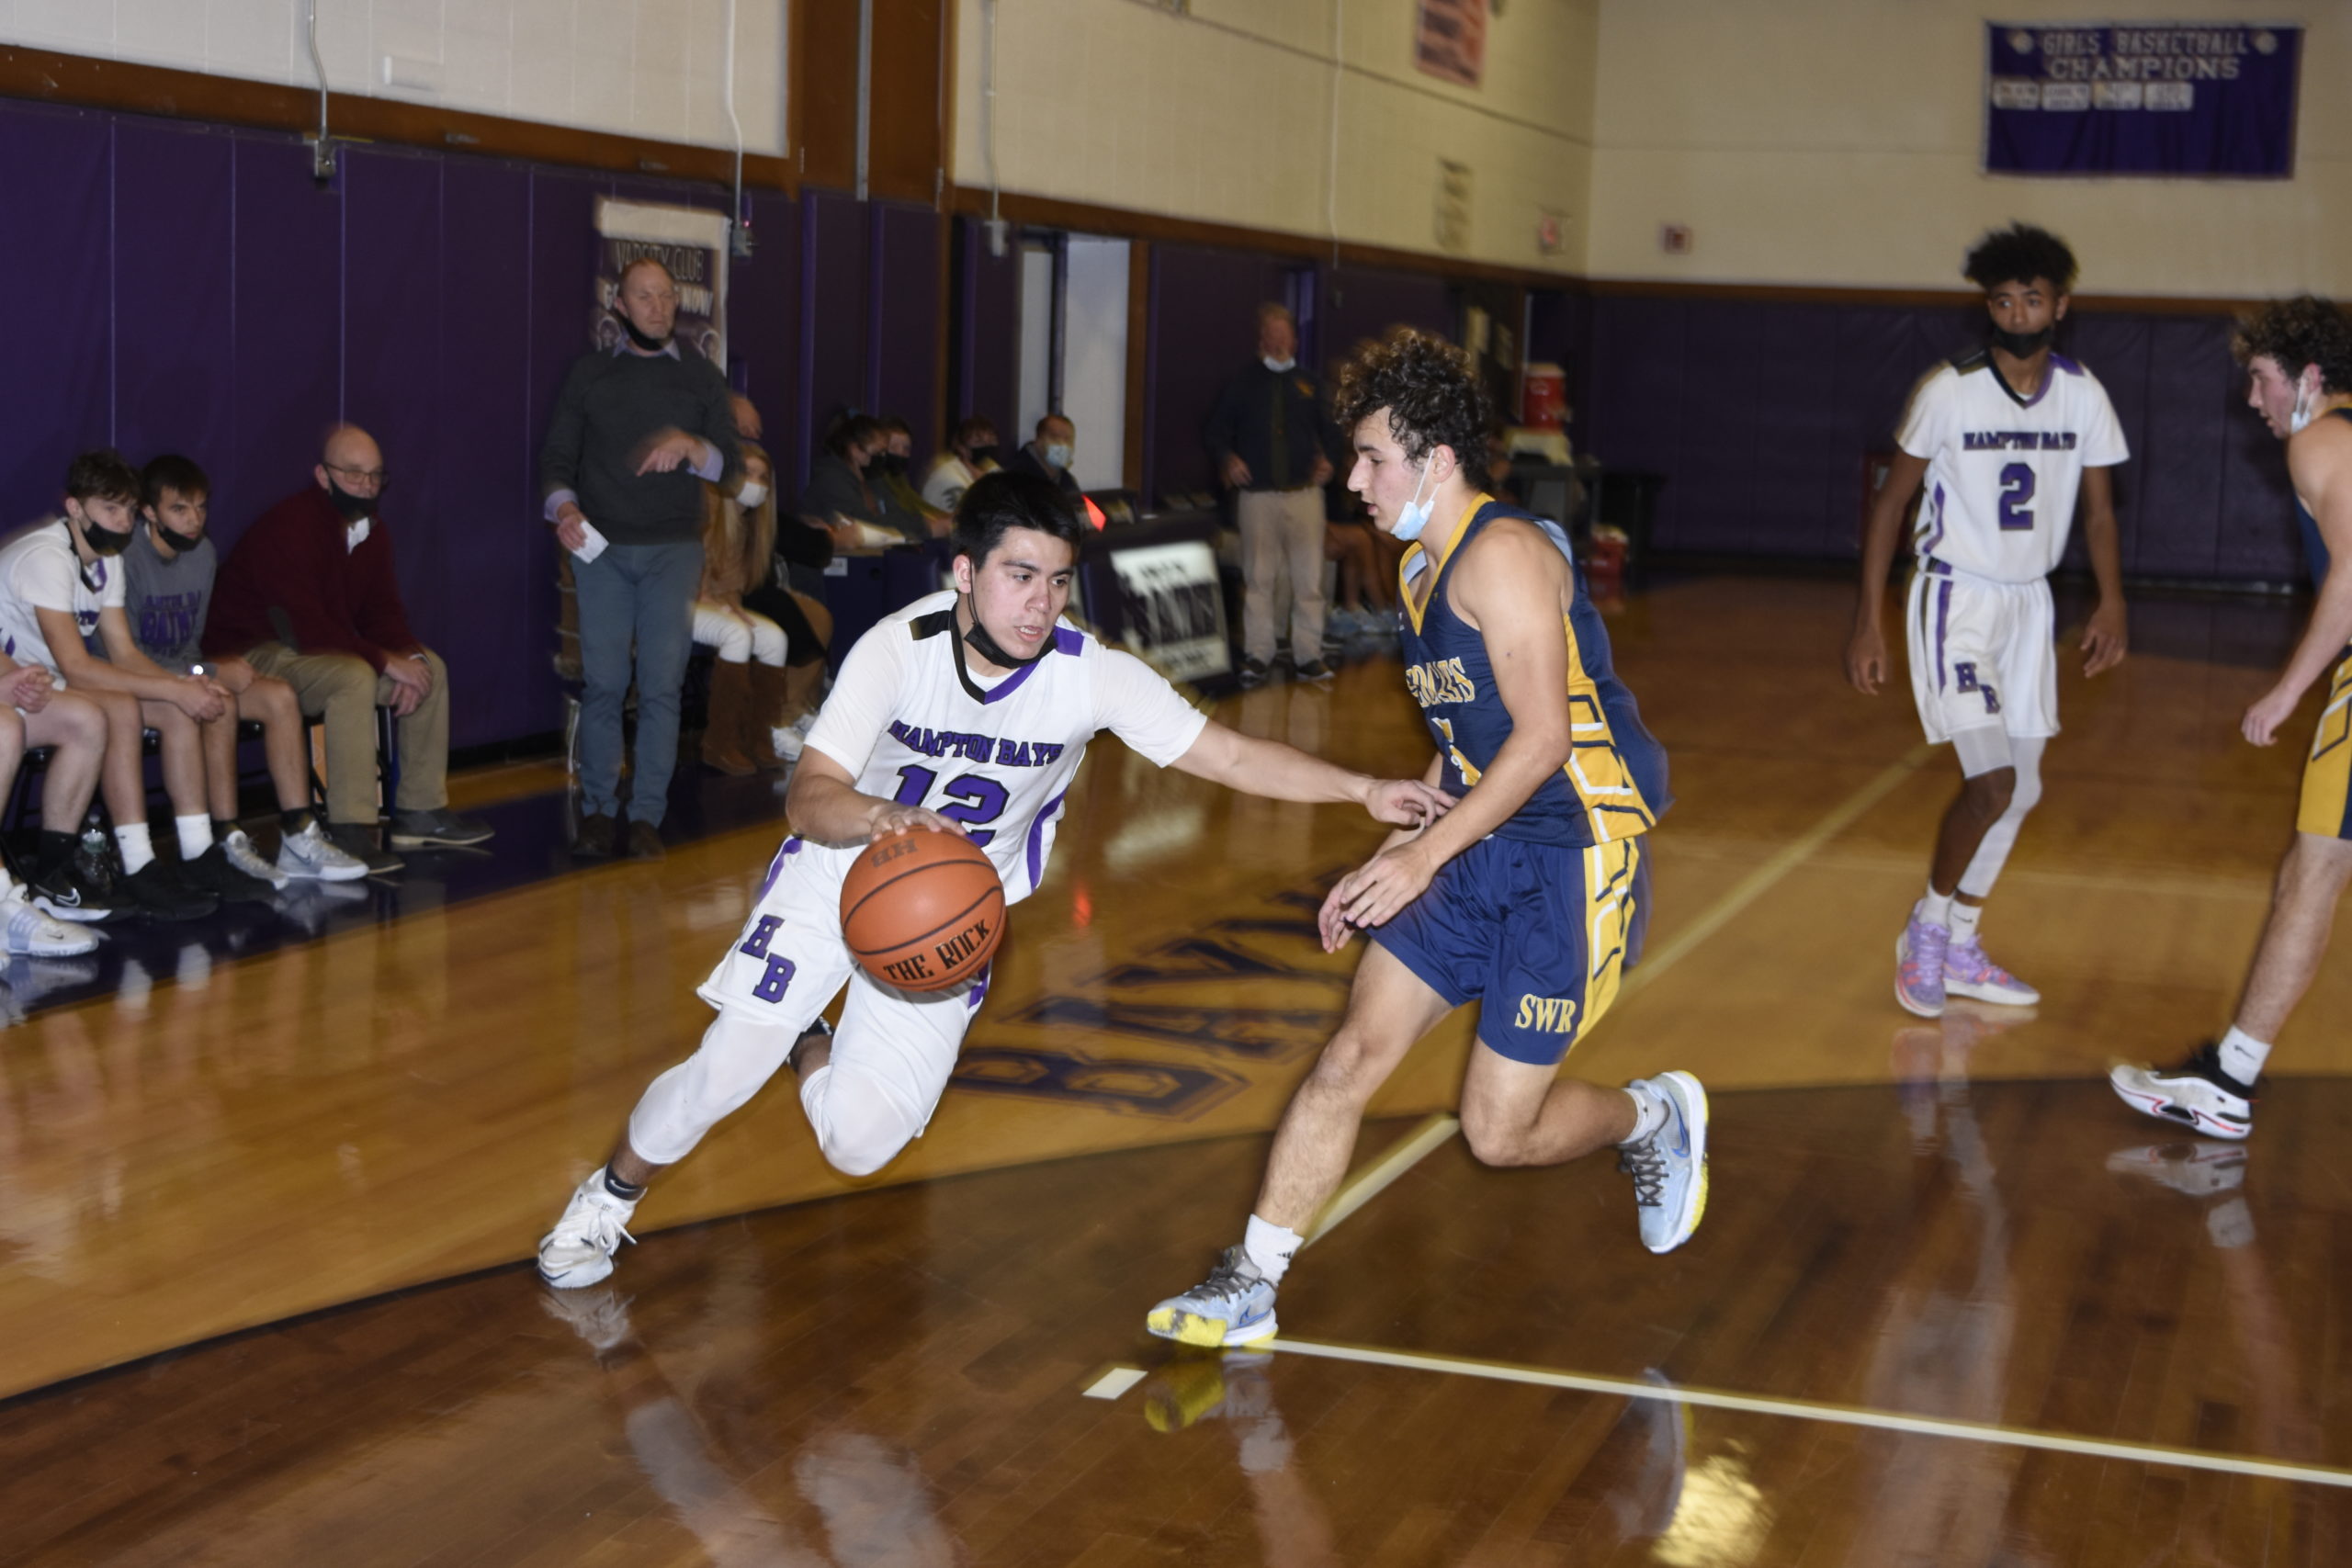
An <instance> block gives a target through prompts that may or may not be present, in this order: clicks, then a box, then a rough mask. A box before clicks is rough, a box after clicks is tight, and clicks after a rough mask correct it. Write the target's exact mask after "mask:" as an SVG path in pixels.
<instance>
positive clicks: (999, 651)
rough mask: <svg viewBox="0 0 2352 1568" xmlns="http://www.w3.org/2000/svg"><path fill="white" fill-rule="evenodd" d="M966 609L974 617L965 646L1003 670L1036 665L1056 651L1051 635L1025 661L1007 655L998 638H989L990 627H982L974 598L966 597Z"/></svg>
mask: <svg viewBox="0 0 2352 1568" xmlns="http://www.w3.org/2000/svg"><path fill="white" fill-rule="evenodd" d="M964 609H965V612H966V613H967V614H968V615H970V616H971V617H972V629H971V630H970V631H967V632H966V633H965V634H964V646H965V647H967V648H968V649H971V650H972V651H973V652H974V653H977V654H978V655H979V656H980V657H981V658H982V659H985V660H988V661H989V663H990V664H994V665H996V666H998V667H999V668H1001V669H1005V670H1018V669H1020V668H1021V667H1022V666H1023V665H1024V664H1035V663H1036V662H1037V660H1040V659H1043V658H1045V657H1046V655H1047V654H1049V653H1051V652H1053V651H1054V639H1053V636H1052V634H1051V633H1048V634H1046V640H1045V641H1044V642H1043V643H1041V644H1039V645H1038V648H1037V651H1036V652H1035V653H1033V654H1031V655H1030V656H1029V657H1028V658H1026V659H1023V658H1022V657H1021V656H1020V655H1019V654H1017V653H1007V652H1006V651H1005V650H1004V649H1003V647H1002V646H1001V645H1000V644H999V643H998V641H997V640H996V638H994V637H990V636H989V629H988V627H986V626H982V625H980V613H979V612H978V610H976V609H974V608H973V607H972V596H971V595H970V594H968V593H967V594H965V595H964Z"/></svg>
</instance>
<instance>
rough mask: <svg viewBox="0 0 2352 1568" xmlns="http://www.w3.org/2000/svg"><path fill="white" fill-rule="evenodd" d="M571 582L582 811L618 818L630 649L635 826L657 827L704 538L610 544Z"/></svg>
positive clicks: (673, 755)
mask: <svg viewBox="0 0 2352 1568" xmlns="http://www.w3.org/2000/svg"><path fill="white" fill-rule="evenodd" d="M571 581H572V582H573V584H574V585H575V588H576V591H577V592H578V595H579V605H580V664H581V671H582V674H583V675H584V676H585V677H586V681H587V690H586V691H585V692H583V693H582V694H581V698H580V795H581V801H580V804H581V808H582V810H583V811H586V812H588V813H591V814H594V815H599V816H605V817H613V816H617V815H618V814H619V809H620V793H619V792H620V773H621V708H622V705H623V704H624V703H625V702H626V701H627V699H628V686H629V663H630V658H629V655H630V650H631V649H632V648H634V649H635V651H636V665H637V756H636V768H635V778H634V782H633V783H632V784H630V786H629V808H628V814H629V816H630V818H632V819H633V820H636V821H639V822H646V823H650V824H651V825H653V826H655V827H659V826H661V823H662V812H663V811H664V810H666V809H667V808H668V807H669V804H670V773H671V770H672V769H673V767H674V766H675V765H676V763H677V761H678V692H679V688H680V687H682V686H684V684H685V680H686V659H687V656H688V655H689V654H691V653H692V652H693V651H694V619H695V615H694V606H695V590H696V589H698V588H699V587H700V586H701V585H702V542H701V541H700V540H699V539H696V540H692V541H689V542H686V543H684V544H675V545H613V546H610V547H607V548H606V549H605V553H604V554H603V555H600V556H598V557H597V558H595V559H594V560H593V561H590V562H589V563H588V564H587V565H585V566H582V565H581V564H580V563H579V562H578V561H576V560H575V561H574V562H573V563H572V567H571Z"/></svg>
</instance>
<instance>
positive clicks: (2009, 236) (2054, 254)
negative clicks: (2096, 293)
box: [1960, 223, 2075, 294]
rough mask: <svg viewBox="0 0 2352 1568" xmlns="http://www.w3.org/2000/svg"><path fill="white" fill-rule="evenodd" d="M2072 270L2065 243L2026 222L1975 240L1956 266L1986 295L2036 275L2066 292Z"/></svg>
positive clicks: (2072, 278) (2071, 288)
mask: <svg viewBox="0 0 2352 1568" xmlns="http://www.w3.org/2000/svg"><path fill="white" fill-rule="evenodd" d="M1960 275H1961V276H1962V277H1964V278H1966V279H1968V281H1969V282H1971V283H1973V284H1974V285H1976V287H1977V288H1982V289H1984V290H1985V292H1986V293H1988V294H1989V293H1991V292H1992V291H1993V290H1994V289H1996V288H1999V287H2000V286H2001V285H2002V284H2004V283H2031V282H2032V281H2033V280H2034V279H2035V278H2037V277H2046V278H2048V279H2049V280H2050V281H2051V282H2052V284H2054V285H2055V286H2056V287H2057V289H2058V292H2059V293H2061V294H2070V293H2072V292H2074V288H2075V253H2074V252H2072V251H2070V250H2068V249H2067V248H2066V242H2065V241H2064V240H2062V239H2060V238H2059V237H2058V236H2057V235H2055V234H2053V233H2052V232H2051V231H2049V230H2047V229H2037V228H2035V227H2034V226H2033V225H2032V224H2030V223H2012V224H2010V225H2009V226H2008V227H2007V228H2006V229H1996V230H1994V231H1992V232H1991V233H1989V234H1987V235H1985V237H1984V238H1983V239H1981V240H1979V241H1977V242H1976V244H1975V246H1974V248H1973V249H1972V250H1971V251H1970V252H1969V253H1968V260H1967V262H1966V263H1964V264H1963V265H1962V267H1961V269H1960Z"/></svg>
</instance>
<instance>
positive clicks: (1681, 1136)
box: [1617, 1072, 1707, 1252]
mask: <svg viewBox="0 0 2352 1568" xmlns="http://www.w3.org/2000/svg"><path fill="white" fill-rule="evenodd" d="M1634 1082H1635V1083H1637V1084H1639V1085H1641V1086H1642V1087H1643V1088H1644V1089H1647V1090H1649V1092H1650V1093H1652V1094H1655V1095H1657V1097H1658V1098H1659V1099H1661V1100H1664V1101H1665V1102H1666V1120H1665V1121H1664V1122H1660V1123H1659V1124H1658V1128H1657V1131H1656V1132H1654V1133H1652V1134H1650V1135H1649V1136H1648V1137H1646V1138H1644V1139H1642V1140H1641V1141H1639V1142H1638V1143H1632V1144H1625V1145H1621V1146H1620V1148H1619V1152H1618V1156H1617V1168H1618V1169H1620V1170H1622V1171H1623V1172H1625V1174H1627V1175H1628V1176H1631V1177H1632V1178H1633V1179H1634V1202H1635V1203H1636V1204H1637V1205H1639V1207H1640V1210H1641V1221H1642V1245H1643V1246H1644V1247H1648V1248H1649V1249H1650V1250H1651V1251H1652V1252H1672V1251H1673V1250H1674V1249H1675V1248H1676V1247H1680V1246H1681V1245H1682V1244H1683V1243H1684V1242H1686V1241H1689V1240H1690V1239H1691V1233H1693V1232H1694V1231H1696V1230H1697V1229H1698V1228H1699V1218H1700V1216H1701V1215H1702V1214H1704V1213H1706V1212H1707V1091H1706V1090H1705V1089H1702V1088H1701V1087H1700V1085H1699V1080H1698V1079H1697V1078H1694V1077H1691V1075H1690V1074H1689V1073H1685V1072H1671V1073H1660V1074H1659V1075H1658V1076H1657V1077H1654V1078H1637V1079H1635V1080H1634Z"/></svg>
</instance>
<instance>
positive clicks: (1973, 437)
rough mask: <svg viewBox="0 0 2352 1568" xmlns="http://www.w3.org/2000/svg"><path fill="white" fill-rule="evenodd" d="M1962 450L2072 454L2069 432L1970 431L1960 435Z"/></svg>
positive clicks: (2071, 433)
mask: <svg viewBox="0 0 2352 1568" xmlns="http://www.w3.org/2000/svg"><path fill="white" fill-rule="evenodd" d="M1960 444H1961V446H1962V450H1964V451H1969V452H2072V451H2073V450H2074V449H2075V433H2074V432H2073V431H2071V430H1970V431H1963V432H1962V434H1961V437H1960Z"/></svg>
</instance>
